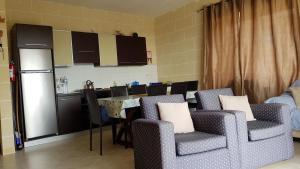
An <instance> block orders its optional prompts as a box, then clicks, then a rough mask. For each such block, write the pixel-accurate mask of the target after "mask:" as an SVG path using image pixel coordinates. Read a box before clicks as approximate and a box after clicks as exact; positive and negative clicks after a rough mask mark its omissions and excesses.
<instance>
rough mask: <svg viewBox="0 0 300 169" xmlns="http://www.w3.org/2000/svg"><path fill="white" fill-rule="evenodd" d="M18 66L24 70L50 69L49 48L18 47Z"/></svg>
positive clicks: (50, 56) (50, 57)
mask: <svg viewBox="0 0 300 169" xmlns="http://www.w3.org/2000/svg"><path fill="white" fill-rule="evenodd" d="M20 66H21V67H20V68H21V70H22V71H26V70H32V71H34V70H52V68H53V66H52V54H51V49H20Z"/></svg>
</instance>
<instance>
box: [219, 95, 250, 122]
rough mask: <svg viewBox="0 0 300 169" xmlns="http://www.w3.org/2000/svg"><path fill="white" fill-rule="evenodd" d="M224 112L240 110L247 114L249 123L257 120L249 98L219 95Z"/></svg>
mask: <svg viewBox="0 0 300 169" xmlns="http://www.w3.org/2000/svg"><path fill="white" fill-rule="evenodd" d="M219 98H220V101H221V104H222V108H223V110H238V111H243V112H245V113H246V119H247V121H251V120H255V118H254V116H253V113H252V111H251V107H250V104H249V102H248V97H247V96H224V95H219Z"/></svg>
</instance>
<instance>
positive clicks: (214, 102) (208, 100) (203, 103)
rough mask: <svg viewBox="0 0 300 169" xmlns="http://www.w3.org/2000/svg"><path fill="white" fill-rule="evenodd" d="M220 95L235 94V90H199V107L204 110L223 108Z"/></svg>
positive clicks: (197, 97) (197, 95)
mask: <svg viewBox="0 0 300 169" xmlns="http://www.w3.org/2000/svg"><path fill="white" fill-rule="evenodd" d="M219 95H227V96H233V91H232V90H231V89H230V88H224V89H212V90H201V91H198V92H196V93H195V97H196V100H198V103H197V104H198V106H197V107H198V108H199V107H202V109H204V110H221V104H220V100H219Z"/></svg>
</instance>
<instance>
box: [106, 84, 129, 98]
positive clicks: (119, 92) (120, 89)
mask: <svg viewBox="0 0 300 169" xmlns="http://www.w3.org/2000/svg"><path fill="white" fill-rule="evenodd" d="M110 91H111V97H120V96H128V88H127V86H114V87H110Z"/></svg>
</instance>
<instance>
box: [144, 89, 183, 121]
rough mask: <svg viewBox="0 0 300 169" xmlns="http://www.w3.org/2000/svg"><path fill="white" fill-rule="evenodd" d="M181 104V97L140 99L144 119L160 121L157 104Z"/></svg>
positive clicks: (167, 96)
mask: <svg viewBox="0 0 300 169" xmlns="http://www.w3.org/2000/svg"><path fill="white" fill-rule="evenodd" d="M158 102H160V103H183V102H185V100H184V98H183V95H181V94H179V95H162V96H148V97H142V98H141V99H140V105H141V108H142V116H143V117H144V118H145V119H150V120H160V116H159V111H158V107H157V103H158Z"/></svg>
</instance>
